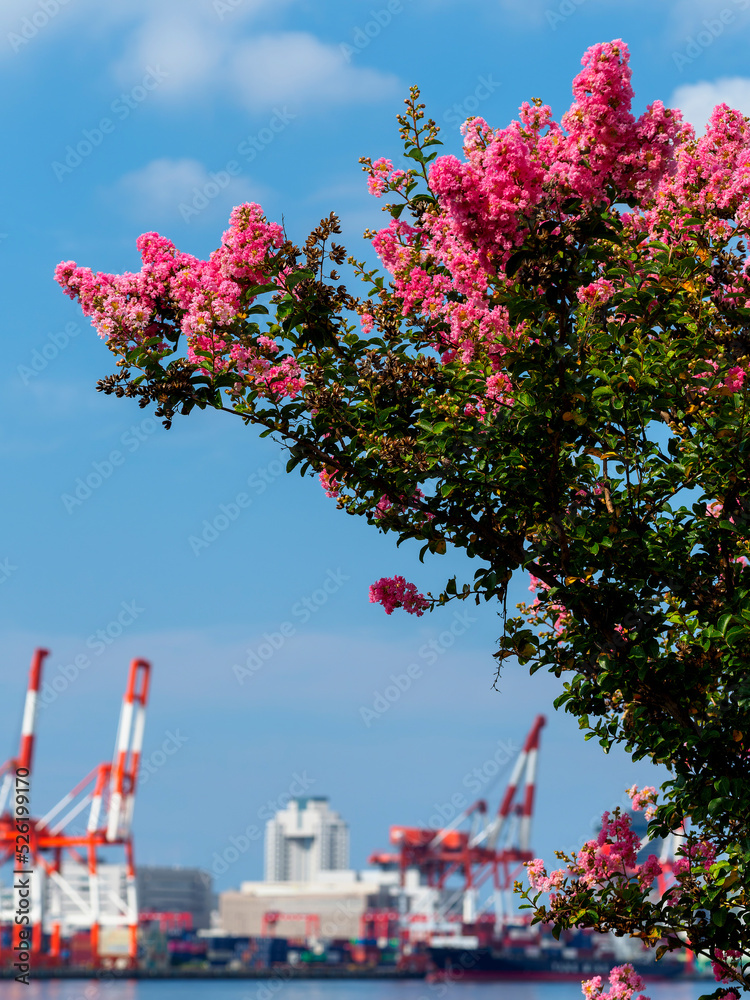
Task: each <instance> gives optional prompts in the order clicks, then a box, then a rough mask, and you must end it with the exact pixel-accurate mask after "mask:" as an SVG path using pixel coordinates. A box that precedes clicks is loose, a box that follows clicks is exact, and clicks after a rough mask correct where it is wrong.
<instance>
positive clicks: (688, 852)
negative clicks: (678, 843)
mask: <svg viewBox="0 0 750 1000" xmlns="http://www.w3.org/2000/svg"><path fill="white" fill-rule="evenodd" d="M681 852H682V856H681V857H679V858H677V859H676V860H675V861H674V862H673V863H672V873H673V874H674V875H682V874H683V873H684V872H689V871H690V869H691V867H692V868H695V867H697V866H698V865H700V866H701V867H702V868H703V870H704V871H710V869H711V865H712V864H713V863H714V861H716V848H715V847H714V845H713V844H709V842H708V841H707V840H701V841H699V842H698V843H697V844H691V845H690V846H689V847H682V848H681Z"/></svg>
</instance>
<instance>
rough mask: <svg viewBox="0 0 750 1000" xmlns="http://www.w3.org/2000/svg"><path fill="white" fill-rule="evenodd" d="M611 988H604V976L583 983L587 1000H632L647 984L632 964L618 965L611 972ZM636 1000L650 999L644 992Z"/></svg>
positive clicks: (582, 986) (582, 987)
mask: <svg viewBox="0 0 750 1000" xmlns="http://www.w3.org/2000/svg"><path fill="white" fill-rule="evenodd" d="M609 985H610V988H609V990H602V977H601V976H594V978H593V979H587V980H586V981H585V982H584V983H582V984H581V989H582V991H583V995H584V997H585V998H586V1000H631V997H632V996H633V994H634V993H636V992H637V991H638V990H642V989H643V988H644V986H645V983H644V982H643V979H642V978H641V977H640V976H639V975H638V973H637V972H636V971H635V969H634V968H633V966H632V965H630V964H629V963H628V964H626V965H616V966H615V967H614V968H613V969H612V971H611V972H610V974H609ZM636 1000H649V998H648V997H647V996H645V995H644V994H643V993H641V994H639V996H638V997H637V998H636Z"/></svg>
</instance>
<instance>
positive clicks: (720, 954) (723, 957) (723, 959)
mask: <svg viewBox="0 0 750 1000" xmlns="http://www.w3.org/2000/svg"><path fill="white" fill-rule="evenodd" d="M741 957H742V952H741V951H734V950H732V949H727V950H726V951H723V950H722V949H721V948H715V949H714V959H715V961H712V962H711V969H712V971H713V974H714V979H715V980H716V982H717V983H731V981H732V978H731V976H729V975H727V973H726V971H725V969H724V968H723V966H724V965H728V966H730V967H731V966H732V963H731V962H730V961H729V959H730V958H741ZM720 963H723V965H722V964H720ZM731 992H733V991H732V990H728V991H727V993H726V994H725V997H726V996H727V994H728V993H731Z"/></svg>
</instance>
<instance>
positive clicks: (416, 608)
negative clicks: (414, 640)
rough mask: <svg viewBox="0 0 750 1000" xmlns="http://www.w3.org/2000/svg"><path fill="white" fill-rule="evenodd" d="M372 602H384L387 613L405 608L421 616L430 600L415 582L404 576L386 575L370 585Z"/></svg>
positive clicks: (410, 612) (411, 613) (412, 613)
mask: <svg viewBox="0 0 750 1000" xmlns="http://www.w3.org/2000/svg"><path fill="white" fill-rule="evenodd" d="M370 603H371V604H382V605H383V607H384V608H385V613H386V614H387V615H390V614H393V612H394V611H395V609H396V608H403V609H404V611H406V612H408V613H409V614H410V615H417V616H418V617H421V616H422V615H423V614H424V612H425V611H426V610H427V609H428V608H429V606H430V602H429V601H428V600H427V598H426V597H425V596H424V594H420V593H419V591H418V590H417V588H416V587H415V585H414V584H413V583H407V582H406V580H405V579H404V578H403V576H393V577H387V576H384V577H383V578H382V579H380V580H377V581H376V582H375V583H373V584H371V586H370Z"/></svg>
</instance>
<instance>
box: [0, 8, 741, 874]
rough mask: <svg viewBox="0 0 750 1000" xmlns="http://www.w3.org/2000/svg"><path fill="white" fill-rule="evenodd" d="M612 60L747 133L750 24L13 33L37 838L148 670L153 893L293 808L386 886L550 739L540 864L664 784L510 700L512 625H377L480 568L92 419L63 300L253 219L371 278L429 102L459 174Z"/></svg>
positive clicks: (226, 461) (16, 379) (413, 21)
mask: <svg viewBox="0 0 750 1000" xmlns="http://www.w3.org/2000/svg"><path fill="white" fill-rule="evenodd" d="M615 38H623V39H624V40H625V41H626V42H627V43H628V44H629V46H630V50H631V53H632V61H631V66H632V70H633V86H634V89H635V94H636V97H635V110H636V112H640V111H641V110H643V108H644V107H645V106H646V104H648V103H650V102H652V101H653V100H656V99H660V100H663V101H664V102H665V103H667V104H678V105H679V106H681V107H682V108H683V109H684V110H685V113H686V115H687V116H688V118H690V120H691V121H693V122H694V124H695V125H696V126H697V127H699V128H701V127H702V126H703V123H704V122H705V120H706V118H707V116H708V114H709V113H710V109H711V107H712V106H713V104H715V103H717V102H719V101H721V100H727V101H728V102H730V103H732V104H733V105H735V106H737V107H739V108H740V109H741V110H743V111H744V112H745V113H748V112H750V70H749V69H748V64H747V51H748V41H750V2H748V0H716V2H714V0H665V2H663V3H661V4H653V3H646V2H645V0H597V2H596V3H594V2H578V0H576V2H572V0H527V2H526V3H524V4H519V3H516V2H514V0H350V2H348V3H342V2H337V3H332V2H329V3H325V2H323V3H317V4H313V3H311V2H310V0H283V2H280V0H274V2H271V0H227V2H224V0H215V2H213V3H212V2H211V0H156V2H155V0H150V2H146V0H127V2H125V0H111V2H107V3H104V4H103V3H98V2H95V0H73V2H70V3H67V2H63V0H5V2H4V3H3V5H2V9H1V10H0V82H1V83H2V90H3V94H4V95H5V101H4V102H3V109H2V122H3V129H4V134H5V136H6V137H7V140H8V142H7V144H8V153H7V157H6V164H5V172H4V184H3V193H4V198H3V201H2V206H1V207H0V261H2V269H3V278H4V287H5V289H6V294H5V309H4V315H3V343H4V345H5V351H6V354H5V359H6V360H5V365H4V369H3V374H2V394H1V402H0V405H1V406H2V408H3V418H4V419H3V420H2V422H1V423H0V452H1V453H2V460H3V472H4V475H3V492H4V497H3V500H4V524H5V531H4V533H3V539H2V543H1V544H0V615H1V616H2V619H1V621H2V644H1V645H0V758H2V759H5V757H6V756H10V755H11V754H12V753H13V752H14V750H15V747H16V745H17V737H18V732H19V728H20V723H21V711H22V705H23V697H24V692H25V687H26V675H27V670H28V664H29V661H30V658H31V655H32V652H33V650H34V648H35V647H36V646H45V647H46V648H48V649H50V650H51V651H52V655H51V656H50V658H49V661H48V664H47V668H46V675H45V676H46V682H47V685H48V687H45V688H44V689H43V696H42V707H41V709H40V713H39V727H38V730H39V736H38V743H37V762H38V767H37V770H36V776H35V784H34V789H33V796H34V803H35V805H36V809H37V813H38V814H41V813H43V812H45V811H46V810H47V809H48V808H49V807H50V806H51V805H52V804H53V803H54V802H55V801H56V800H57V799H58V798H59V797H60V796H62V795H63V794H64V793H65V792H67V791H68V790H69V789H70V788H71V787H72V786H73V785H74V784H75V783H76V782H77V781H78V780H79V779H80V778H81V777H83V776H84V775H85V774H86V773H87V772H88V771H89V770H90V769H91V767H93V766H94V765H95V764H96V763H97V762H98V761H100V760H104V759H109V758H110V757H111V754H112V749H113V746H114V739H115V728H116V724H117V718H118V713H119V707H120V699H121V697H122V691H123V688H124V684H125V679H126V675H127V666H128V662H129V660H130V658H131V657H134V656H139V657H145V658H147V659H148V660H150V661H151V662H152V664H153V686H152V692H151V701H150V707H149V714H148V719H147V724H146V737H145V744H144V755H143V770H142V777H141V787H140V789H139V792H138V796H137V803H136V810H135V825H134V829H135V841H136V851H137V857H138V859H139V860H140V861H141V862H142V863H143V864H155V865H156V864H158V865H171V864H181V865H189V866H198V867H203V868H207V869H209V870H211V866H212V863H213V859H214V858H215V857H219V858H221V857H222V856H223V853H224V852H225V851H226V850H227V848H229V847H231V846H232V845H233V842H234V841H237V840H239V839H240V838H242V837H244V836H245V834H246V831H247V830H248V829H249V828H254V827H259V828H260V829H261V831H262V830H263V826H264V822H265V821H264V820H263V819H262V818H261V813H263V812H264V811H266V810H268V809H271V810H273V806H274V803H278V802H280V801H281V800H282V799H283V798H284V797H285V796H287V795H290V794H292V793H291V791H290V789H291V788H292V787H298V786H299V782H300V780H303V781H304V782H305V783H306V785H307V791H309V794H310V795H315V796H319V795H324V796H328V797H329V798H330V802H331V806H332V808H333V809H335V810H337V811H338V812H339V813H340V814H341V816H342V817H343V819H345V820H346V821H347V822H348V823H349V825H350V830H351V864H352V866H353V867H357V868H360V867H363V866H364V865H365V864H366V860H367V857H368V856H369V854H370V853H371V852H372V851H375V850H384V849H386V848H387V847H388V828H389V826H390V825H392V824H418V823H428V822H431V817H435V816H442V815H443V814H449V813H450V812H451V810H454V809H457V808H458V805H456V803H458V802H463V801H464V800H465V801H466V802H467V804H468V803H469V802H471V801H473V800H474V798H476V797H478V796H480V795H481V796H487V797H488V798H489V802H490V807H491V808H496V807H497V803H498V801H499V798H500V794H501V791H502V788H503V787H504V784H505V782H506V781H507V778H508V776H509V774H510V770H511V767H512V760H513V759H514V754H515V753H516V752H517V750H518V748H519V747H520V745H521V744H522V741H523V739H524V736H525V734H526V732H527V730H528V728H529V727H530V725H531V723H532V721H533V719H534V717H535V716H536V715H537V714H538V713H539V712H542V713H544V714H545V715H546V716H547V718H548V726H547V728H546V729H545V730H544V732H543V733H542V739H541V753H540V760H539V779H538V796H537V809H536V815H535V821H534V826H533V833H532V842H533V844H534V847H535V850H536V851H537V853H538V854H539V855H540V856H542V857H544V858H546V859H547V860H553V859H554V855H553V852H554V850H555V849H556V848H570V847H575V846H578V845H579V844H580V842H582V841H583V840H585V839H586V838H587V837H589V836H591V834H592V832H593V829H594V827H595V825H596V823H597V822H598V819H599V817H600V815H601V812H602V811H603V810H604V809H606V808H610V807H612V806H614V805H616V804H617V803H621V804H623V805H624V804H625V798H624V795H623V791H624V788H625V787H627V786H628V785H631V784H633V783H634V782H636V783H639V784H645V783H652V784H653V783H656V782H657V781H658V780H659V774H660V773H661V772H656V771H655V770H654V769H653V768H652V767H651V766H650V765H649V764H648V763H646V762H640V763H639V764H637V765H635V764H633V763H632V762H631V761H630V760H629V759H628V758H626V757H625V755H624V754H622V753H619V752H614V751H613V752H612V754H610V756H609V758H607V757H605V756H604V754H603V753H602V751H601V748H600V747H599V746H598V745H597V744H596V742H595V741H590V742H588V743H585V742H584V741H583V738H582V734H581V733H580V731H579V729H578V725H577V723H576V721H575V720H574V719H573V718H571V717H569V716H565V715H561V714H559V713H556V712H555V711H554V709H553V707H552V701H553V699H554V697H555V696H556V695H557V694H558V693H559V692H560V690H561V683H562V682H561V681H558V680H556V679H555V678H554V677H551V676H549V675H539V674H537V675H535V676H534V677H533V678H530V677H529V676H528V671H527V670H526V669H525V668H521V667H519V666H518V665H517V664H515V663H512V662H511V663H509V664H507V665H506V666H505V667H504V668H503V671H502V673H501V676H500V678H499V682H498V684H497V688H498V689H499V690H495V688H493V682H494V679H495V661H494V660H493V659H492V653H493V652H494V650H495V649H496V641H497V638H498V635H499V634H500V632H501V622H500V618H499V617H498V613H497V612H498V608H497V607H495V606H492V605H482V606H481V607H475V606H474V605H470V604H468V603H466V604H461V605H458V606H456V607H454V606H452V605H449V606H448V607H446V608H443V609H441V610H440V611H438V612H436V613H435V614H433V615H425V616H424V617H423V618H420V619H415V618H410V617H408V616H406V615H403V614H399V613H398V612H396V613H394V614H393V615H392V616H390V617H387V616H386V615H385V614H384V612H383V609H382V608H381V607H379V606H375V605H371V604H369V602H368V587H369V584H370V583H372V582H373V581H375V580H377V579H378V578H380V577H382V576H391V575H394V574H396V573H400V574H402V575H404V576H405V577H406V578H407V579H408V580H413V581H414V582H415V583H416V584H417V586H418V587H419V589H420V590H422V591H428V590H433V591H435V592H437V591H439V590H440V589H441V586H442V584H443V583H444V581H445V580H446V579H447V578H448V577H449V576H451V575H453V574H454V573H457V574H458V577H459V580H460V581H461V580H470V579H471V578H472V576H473V573H474V567H473V566H472V565H471V564H470V563H469V561H467V560H466V559H465V558H464V557H463V556H462V555H461V554H456V553H453V554H450V553H449V554H448V555H446V556H443V557H440V558H437V559H432V560H430V561H428V562H427V563H425V564H424V565H422V564H420V563H419V561H418V559H417V551H418V547H417V546H415V545H404V546H402V547H401V548H400V549H399V550H396V549H395V547H394V545H393V543H392V540H391V538H390V537H384V536H381V535H379V534H377V532H375V531H374V530H372V529H370V528H368V527H367V526H366V525H365V524H364V523H361V522H359V521H357V520H355V519H354V518H349V517H346V516H344V515H343V514H342V513H341V512H339V511H338V510H337V509H336V505H335V502H334V501H332V500H329V499H328V498H327V497H326V496H325V495H324V494H323V491H322V489H321V488H320V485H319V484H318V483H317V481H316V480H314V479H301V478H300V477H299V476H298V475H296V474H294V475H290V476H287V475H286V473H285V472H284V467H285V464H286V460H285V458H284V455H283V453H282V451H281V449H280V447H279V446H278V445H277V444H275V443H274V442H273V441H271V440H270V439H263V440H261V439H259V438H258V436H257V435H256V434H255V432H254V431H253V430H252V429H250V428H246V427H244V426H243V424H242V422H241V421H240V420H236V421H235V420H233V419H232V418H231V417H229V416H228V415H223V414H214V413H193V414H192V415H191V416H190V418H189V419H182V418H178V419H177V420H176V421H175V424H174V426H173V428H172V430H170V431H168V432H167V431H165V430H164V428H163V427H162V426H161V423H160V422H159V421H158V420H157V419H155V418H154V417H153V415H152V413H151V412H150V411H148V410H145V411H144V410H141V409H139V408H138V406H137V405H135V404H134V402H133V401H132V400H117V399H115V398H114V397H109V396H104V395H102V394H99V393H97V392H96V390H95V384H96V381H97V380H98V379H100V378H102V377H104V376H106V375H108V374H110V373H111V372H112V371H113V370H114V361H113V359H112V357H111V355H110V354H109V352H108V351H107V349H106V346H105V345H104V344H103V343H102V342H101V341H100V340H99V338H98V337H97V336H96V334H95V333H94V332H93V331H92V330H91V329H90V327H89V324H88V322H87V321H86V320H85V319H84V318H83V317H82V316H81V314H80V311H79V310H78V308H77V307H76V306H75V305H74V304H73V303H71V302H70V301H69V300H67V299H66V298H65V297H64V296H63V295H62V294H61V292H60V290H59V288H58V287H57V286H56V285H55V284H54V282H53V279H52V274H53V270H54V267H55V265H56V264H57V263H58V261H60V260H63V259H66V260H67V259H74V260H76V261H78V262H79V263H81V264H86V265H89V266H92V267H94V268H96V269H99V270H105V271H113V272H120V271H123V270H127V269H130V270H135V269H137V268H138V267H139V260H138V255H137V253H136V249H135V240H136V238H137V237H138V235H139V234H140V233H141V232H144V231H150V230H157V231H160V232H162V233H164V234H165V235H167V236H169V237H170V238H172V239H173V240H174V241H175V242H176V244H177V245H178V246H179V247H180V248H181V249H184V250H186V251H189V252H191V253H195V254H198V255H200V256H207V255H208V254H209V253H210V252H211V250H212V249H214V248H215V247H216V246H217V245H218V244H219V241H220V239H221V234H222V232H223V230H224V229H225V228H226V225H227V219H228V216H229V212H230V210H231V207H232V206H233V205H235V204H237V203H239V202H242V201H245V200H250V201H258V202H259V203H260V204H261V205H262V206H263V208H264V210H265V211H266V213H267V215H268V217H269V218H270V219H273V220H276V221H282V219H283V221H284V224H285V225H286V227H287V230H288V232H289V234H290V236H291V238H293V239H297V240H302V239H304V238H305V236H306V234H307V232H309V230H310V228H312V227H313V226H314V225H316V224H317V222H318V221H319V219H320V218H321V217H322V216H324V215H328V213H329V212H331V211H332V210H335V211H337V212H338V213H339V214H340V216H341V219H342V226H343V230H344V234H343V240H344V241H345V242H346V245H347V247H348V249H349V250H350V252H352V253H353V254H355V255H356V256H358V257H362V256H367V258H368V260H373V256H372V253H371V251H370V249H369V244H367V243H366V242H365V241H363V240H362V236H361V234H362V232H363V230H364V229H365V228H366V227H372V228H375V227H377V226H378V225H379V224H381V223H382V219H383V216H382V214H381V212H380V208H381V205H380V203H379V202H378V201H377V200H376V199H373V198H371V197H370V196H369V195H368V194H367V189H366V184H365V179H364V176H363V175H362V173H361V170H360V167H359V164H358V159H359V157H360V156H371V157H373V158H376V157H379V156H387V157H390V158H391V159H393V160H394V162H395V163H397V164H398V163H399V159H400V145H399V140H398V129H397V125H396V121H395V118H396V115H397V114H398V113H399V112H400V111H401V109H402V108H403V103H402V102H403V99H404V98H405V97H406V95H407V93H408V88H409V86H410V85H411V84H413V83H418V84H419V85H420V86H421V88H422V96H423V100H424V101H425V103H426V104H427V112H428V114H430V115H432V117H434V118H435V119H436V120H437V122H438V124H439V125H441V127H442V128H443V133H442V138H443V139H444V141H445V147H444V152H453V153H459V152H460V135H459V124H460V121H461V120H462V118H463V117H465V116H467V115H469V114H480V115H482V116H484V117H485V118H486V119H487V120H488V121H489V122H490V123H491V124H493V125H498V126H504V125H506V124H507V123H508V122H509V121H510V120H511V119H512V118H514V117H515V116H516V114H517V109H518V106H519V105H520V104H521V102H522V101H525V100H530V99H531V98H533V97H541V98H542V99H543V100H544V101H545V102H548V103H550V104H551V105H552V108H553V111H554V114H555V116H556V117H557V118H559V117H560V115H561V114H563V113H564V111H565V110H566V109H567V108H568V107H569V105H570V102H571V81H572V79H573V77H574V76H575V75H576V73H577V72H578V70H579V67H580V60H581V56H582V55H583V53H584V51H585V50H586V48H587V47H588V46H589V45H591V44H594V43H595V42H598V41H604V40H611V39H615ZM240 498H243V499H242V500H240ZM527 586H528V580H526V579H524V578H522V576H520V575H519V576H518V578H517V579H516V580H514V582H513V586H512V588H511V593H510V595H509V601H508V606H509V608H513V606H514V604H515V603H516V602H517V601H520V600H523V599H526V598H527V597H528V591H527ZM506 758H507V759H506ZM495 767H497V771H496V773H495ZM295 783H296V784H295ZM446 818H447V816H446ZM247 840H248V846H247V848H245V849H243V850H242V851H238V858H237V859H236V860H234V861H233V862H232V863H231V864H229V865H228V866H227V868H226V870H225V871H223V872H222V873H221V874H220V875H219V876H218V877H217V887H218V888H219V889H223V888H228V887H230V886H237V885H239V883H240V882H242V881H245V880H253V879H259V878H261V877H262V873H263V836H262V832H261V834H260V836H258V837H256V838H255V839H252V840H251V839H250V838H249V837H248V838H247Z"/></svg>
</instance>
